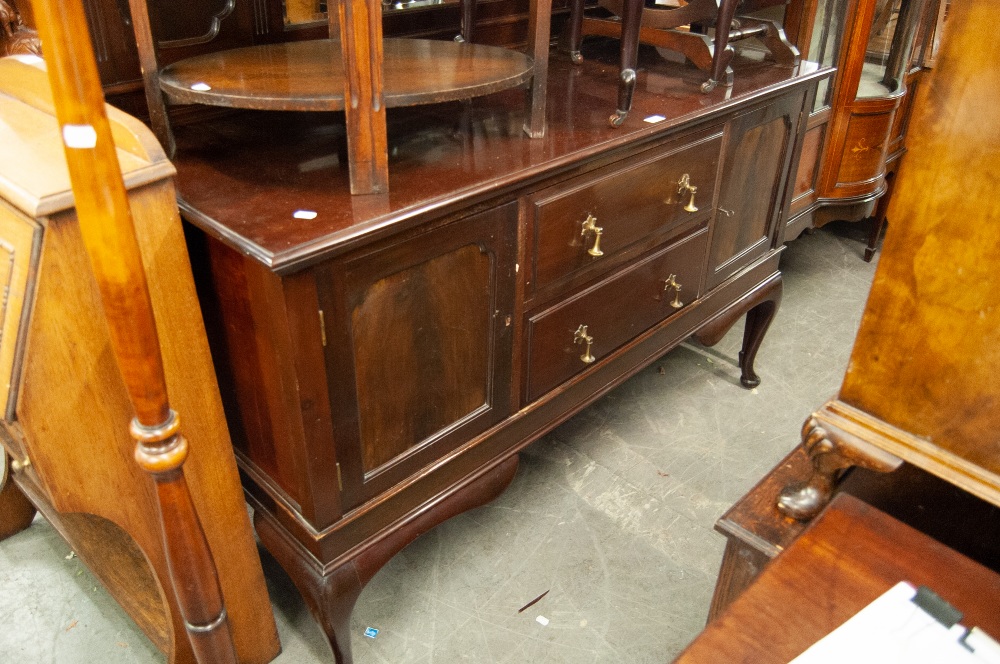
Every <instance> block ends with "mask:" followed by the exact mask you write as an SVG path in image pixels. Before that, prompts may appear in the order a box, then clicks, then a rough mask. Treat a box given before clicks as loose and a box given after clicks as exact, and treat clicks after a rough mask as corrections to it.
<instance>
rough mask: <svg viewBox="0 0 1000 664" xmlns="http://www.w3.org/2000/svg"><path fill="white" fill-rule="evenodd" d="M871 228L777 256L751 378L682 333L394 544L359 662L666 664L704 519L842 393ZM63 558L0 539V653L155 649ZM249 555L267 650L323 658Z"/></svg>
mask: <svg viewBox="0 0 1000 664" xmlns="http://www.w3.org/2000/svg"><path fill="white" fill-rule="evenodd" d="M866 230H867V227H866V226H863V225H848V224H836V225H833V226H827V227H826V228H824V229H822V230H820V231H816V232H813V233H811V234H807V235H804V236H803V237H801V238H799V239H797V240H796V241H794V242H793V243H791V244H790V246H789V247H788V248H787V250H786V252H785V254H784V256H783V259H782V269H783V271H784V275H785V292H784V300H783V302H782V304H781V308H780V309H779V311H778V316H777V318H776V320H775V322H774V324H773V326H772V327H771V331H770V332H769V334H768V336H767V337H766V338H765V340H764V344H763V347H762V348H761V351H760V354H759V355H758V358H757V371H758V373H759V374H760V375H761V377H762V380H763V382H762V384H761V386H760V387H758V388H757V389H754V390H749V391H748V390H745V389H743V388H741V387H740V386H739V370H738V368H737V366H736V355H737V352H738V350H739V344H740V341H741V338H742V336H741V335H742V325H737V326H736V327H735V328H734V329H733V330H732V331H731V332H730V333H729V334H728V335H727V336H726V337H725V339H724V340H723V341H722V342H721V343H719V344H718V345H717V346H715V347H713V348H702V347H699V346H697V345H696V344H693V343H686V344H684V345H682V346H681V347H679V348H677V349H676V350H674V351H672V352H671V353H669V354H667V355H666V356H664V357H663V358H662V359H661V360H660V361H659V362H656V363H654V364H653V365H652V366H650V367H649V368H648V369H646V370H644V371H643V372H641V373H640V374H638V375H637V376H635V377H634V378H632V379H631V380H629V381H628V382H627V383H625V384H624V385H622V386H621V387H619V388H618V389H616V390H615V391H614V392H612V393H610V394H608V395H607V396H606V397H604V398H603V399H601V400H600V401H599V402H597V403H596V404H594V405H593V406H591V407H590V408H588V409H586V410H585V411H583V412H582V413H580V414H579V415H577V416H576V417H574V418H573V419H572V420H570V421H568V422H566V423H565V424H563V425H562V426H561V427H559V428H557V429H556V430H555V431H553V432H552V433H551V434H549V435H548V436H546V437H545V438H543V439H541V440H539V441H538V442H536V443H534V444H533V445H531V446H529V447H528V448H527V449H526V450H525V451H524V452H523V453H522V455H521V465H520V468H519V470H518V473H517V476H516V478H515V479H514V481H513V483H512V485H511V486H510V488H509V489H508V490H507V491H506V493H504V494H503V495H502V496H501V497H500V498H498V499H497V500H496V501H494V502H493V503H491V504H490V505H487V506H485V507H482V508H479V509H476V510H473V511H471V512H468V513H466V514H463V515H460V516H458V517H456V518H454V519H452V520H450V521H448V522H446V523H445V524H443V525H441V526H439V527H437V528H435V529H434V530H432V531H431V532H429V533H427V534H426V535H424V536H423V537H421V538H420V539H418V540H417V541H416V542H415V543H413V544H412V545H411V546H410V547H408V548H407V549H405V550H404V551H403V552H402V553H400V554H399V555H398V556H396V557H395V558H394V559H393V560H392V561H391V562H390V563H389V564H388V565H387V566H386V567H385V568H383V569H382V571H380V572H379V573H378V575H377V576H376V577H375V578H374V579H373V580H372V582H371V583H370V584H369V585H368V587H367V588H366V589H365V591H364V593H363V594H362V595H361V598H360V600H359V601H358V604H357V607H356V609H355V612H354V621H353V627H354V630H353V632H354V633H353V644H354V651H355V661H356V662H357V664H370V663H391V664H404V663H418V662H419V663H427V664H431V663H433V662H439V663H450V662H461V661H468V662H488V663H497V664H499V663H521V662H532V663H545V664H547V663H556V662H566V663H570V662H572V663H574V664H576V663H580V664H583V663H590V662H616V663H617V662H629V663H641V662H667V661H670V660H671V659H672V658H673V657H674V656H675V655H676V654H677V653H679V652H680V650H681V649H682V648H683V647H684V646H685V645H686V644H687V643H688V642H689V641H690V640H691V639H692V638H693V637H694V636H695V635H697V633H698V632H699V631H700V630H701V628H702V627H703V626H704V621H705V616H706V613H707V611H708V605H709V601H710V599H711V595H712V589H713V587H714V584H715V579H716V575H717V573H718V567H719V562H720V560H721V556H722V550H723V544H724V540H723V538H722V536H720V535H718V534H717V533H715V532H714V531H713V529H712V526H713V524H714V523H715V520H716V519H717V518H718V517H719V516H720V515H721V514H722V513H723V512H724V511H725V510H726V508H727V507H728V506H729V505H731V504H732V503H733V502H734V501H736V500H737V499H738V498H739V497H740V496H741V495H742V494H743V493H745V492H746V491H747V490H748V489H749V488H750V487H751V486H752V485H753V484H754V483H755V482H756V481H757V480H758V479H759V478H760V477H761V476H762V475H763V474H764V473H766V472H767V471H768V470H769V469H770V468H771V467H772V466H773V465H774V464H775V463H776V462H777V461H778V460H779V459H781V458H782V457H783V456H784V455H785V454H786V453H787V452H788V451H790V450H791V449H792V448H793V447H794V446H795V445H796V444H797V443H798V434H799V428H800V426H801V424H802V422H803V421H804V419H805V418H806V416H807V415H808V414H809V413H810V412H811V411H812V410H813V409H815V408H816V407H817V406H819V405H820V404H821V403H822V402H823V401H824V400H825V399H827V398H828V397H830V396H831V395H833V394H834V393H835V392H836V390H837V388H838V387H839V385H840V381H841V378H842V377H843V373H844V369H845V367H846V364H847V359H848V356H849V354H850V349H851V344H852V343H853V339H854V335H855V332H856V330H857V325H858V321H859V319H860V315H861V311H862V309H863V308H864V303H865V299H866V297H867V293H868V289H869V288H870V285H871V280H872V276H873V273H874V265H869V264H866V263H864V262H862V260H861V255H862V253H863V240H864V233H865V232H866ZM69 554H70V551H69V548H68V547H67V545H66V544H65V543H64V542H63V541H62V540H61V539H60V538H59V536H58V535H57V534H55V532H54V531H53V530H52V528H51V527H50V526H49V525H48V524H47V523H46V522H45V521H43V520H41V519H36V521H35V522H34V523H33V524H32V526H31V527H30V528H29V529H28V530H26V531H25V532H23V533H20V534H18V535H15V536H14V537H12V538H10V539H8V540H6V541H4V542H0V662H32V663H34V662H38V663H48V662H58V663H59V664H63V663H67V664H69V663H84V662H86V663H91V662H102V663H109V664H110V663H116V662H156V661H162V660H163V659H164V658H163V656H162V655H160V654H159V653H158V652H157V651H156V650H155V649H154V648H153V646H152V645H151V644H150V642H149V641H148V640H147V639H146V638H145V636H144V635H142V633H141V632H139V630H138V629H137V628H136V627H135V626H134V624H133V623H132V622H131V621H130V619H129V618H128V617H126V616H125V615H124V614H123V613H122V611H121V609H120V608H119V607H118V605H117V604H115V603H114V601H113V600H112V599H111V598H110V597H109V596H108V595H107V594H106V593H105V592H104V591H103V589H102V588H101V587H100V585H99V584H98V583H97V582H96V581H95V580H94V579H93V577H92V576H91V575H90V573H89V572H88V571H87V570H86V568H85V567H84V566H83V565H82V564H81V563H80V561H79V559H77V558H74V557H68V556H69ZM262 557H263V564H264V568H265V573H266V576H267V578H268V587H269V591H270V593H271V598H272V602H273V607H274V610H275V614H276V617H277V620H278V628H279V632H280V636H281V641H282V645H283V648H284V651H283V653H282V654H281V655H280V656H279V657H278V659H277V660H276V662H278V663H279V664H292V663H295V664H298V663H303V664H306V663H310V662H330V661H332V655H331V654H330V651H329V649H328V647H327V645H326V644H325V642H324V641H323V639H322V636H321V634H320V630H319V628H318V627H317V626H316V624H315V623H314V622H313V621H312V619H311V617H310V616H309V612H308V610H307V609H306V608H305V605H304V603H303V601H302V599H301V598H300V597H299V595H298V594H297V593H296V591H295V590H294V588H293V587H292V585H291V582H290V581H289V579H288V577H287V576H285V575H284V573H283V572H282V571H281V569H280V568H279V567H278V566H277V564H276V563H275V562H274V561H273V560H271V559H270V557H269V556H267V554H266V553H265V554H263V556H262ZM545 592H547V593H548V594H547V595H545V597H544V598H543V599H542V600H541V601H539V602H538V603H536V604H534V605H533V606H532V607H531V608H529V609H527V610H525V611H524V612H521V613H519V612H518V609H520V608H521V607H522V606H524V605H525V604H527V603H528V602H529V601H531V600H532V599H534V598H536V597H538V596H539V595H541V594H542V593H545ZM543 623H545V624H543ZM369 626H370V627H375V628H377V629H378V630H379V632H378V635H377V637H376V638H375V639H371V638H366V637H365V636H363V632H364V630H365V628H366V627H369Z"/></svg>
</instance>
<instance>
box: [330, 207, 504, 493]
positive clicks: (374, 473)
mask: <svg viewBox="0 0 1000 664" xmlns="http://www.w3.org/2000/svg"><path fill="white" fill-rule="evenodd" d="M516 214H517V208H516V205H515V204H513V203H512V204H509V205H506V206H504V207H501V208H498V209H495V210H490V211H487V212H484V213H480V214H478V215H474V216H472V217H467V218H465V219H461V220H459V221H456V222H452V223H449V224H446V225H444V226H440V227H438V228H436V229H433V230H430V231H428V232H424V233H422V234H420V235H417V236H415V237H414V236H410V237H406V238H403V239H401V240H392V241H390V242H389V243H387V244H383V245H380V246H377V247H374V248H372V249H371V250H364V251H361V252H358V253H357V254H353V255H351V256H349V257H348V258H345V259H344V260H340V261H336V262H334V263H333V264H332V265H330V266H328V267H327V268H324V269H321V270H319V271H318V274H317V279H318V285H319V293H320V303H321V306H322V308H323V310H324V311H326V312H334V316H335V320H330V319H329V318H328V319H327V324H326V325H327V346H326V363H327V375H328V380H329V389H330V398H331V408H332V412H333V421H334V439H335V441H336V445H337V458H338V463H339V464H340V470H341V482H342V485H343V499H344V500H343V504H344V508H345V509H350V508H351V507H352V506H355V505H357V504H359V503H360V502H362V501H364V500H367V499H368V498H371V497H372V496H375V495H377V494H379V493H381V492H383V491H385V490H387V489H388V488H390V487H392V486H393V485H394V484H396V483H398V482H400V481H401V480H403V479H405V478H406V477H409V476H410V475H412V474H413V473H414V472H416V471H417V470H419V469H420V468H422V467H423V466H425V465H427V464H428V463H431V462H432V461H434V460H435V459H439V458H441V457H442V456H444V455H445V454H446V453H447V452H448V451H449V450H451V449H453V448H454V447H457V446H458V445H459V444H461V443H462V442H464V441H466V440H468V439H469V438H470V437H472V436H475V435H476V434H478V433H480V432H482V431H485V430H486V429H487V428H489V427H490V426H492V425H493V424H495V423H497V422H499V421H500V420H501V419H503V418H504V417H505V416H506V415H508V414H509V411H510V399H511V396H510V386H511V352H512V350H511V340H512V327H511V321H512V315H513V302H514V256H515V240H516V237H515V235H516V222H517V217H516Z"/></svg>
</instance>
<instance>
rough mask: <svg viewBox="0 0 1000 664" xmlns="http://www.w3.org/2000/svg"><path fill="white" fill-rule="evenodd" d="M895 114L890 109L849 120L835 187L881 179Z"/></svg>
mask: <svg viewBox="0 0 1000 664" xmlns="http://www.w3.org/2000/svg"><path fill="white" fill-rule="evenodd" d="M894 110H895V107H894V106H890V108H889V109H888V110H887V111H884V112H879V113H868V114H855V115H852V116H851V119H850V121H849V122H848V124H847V136H846V138H845V139H844V152H845V153H847V154H845V155H844V157H843V158H842V160H841V162H840V168H839V169H838V171H837V185H836V186H837V187H846V186H848V185H852V184H863V183H870V182H872V181H874V180H876V179H878V178H879V177H881V176H882V174H883V172H884V170H885V155H886V147H887V145H888V140H889V130H890V127H891V125H892V119H893V116H894V115H895V114H894ZM872 137H875V138H874V139H873V138H872Z"/></svg>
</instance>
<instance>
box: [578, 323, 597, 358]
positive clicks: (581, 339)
mask: <svg viewBox="0 0 1000 664" xmlns="http://www.w3.org/2000/svg"><path fill="white" fill-rule="evenodd" d="M573 343H575V344H580V343H584V344H587V347H586V349H585V350H584V351H583V355H581V356H580V359H581V360H583V363H584V364H590V363H592V362H594V361H595V360H596V359H597V358H596V357H594V356H593V355H591V354H590V346H591V344H593V343H594V337H592V336H590V335H589V334H587V326H586V325H581V326H580V327H578V328H576V332H574V333H573Z"/></svg>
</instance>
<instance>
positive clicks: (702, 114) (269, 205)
mask: <svg viewBox="0 0 1000 664" xmlns="http://www.w3.org/2000/svg"><path fill="white" fill-rule="evenodd" d="M602 46H603V44H601V43H599V42H595V47H596V49H601V47H602ZM612 46H614V43H612ZM586 48H588V45H587V44H585V50H586ZM586 55H587V56H588V57H587V59H586V61H585V62H584V63H583V64H582V65H579V66H574V65H571V64H570V63H569V61H568V57H567V56H564V55H562V54H553V55H552V57H551V69H550V72H549V83H548V100H547V104H548V116H547V129H546V134H545V137H544V138H541V139H530V138H527V137H526V136H525V135H524V134H523V131H522V129H521V128H522V125H523V124H524V120H525V116H526V114H527V112H528V108H527V107H526V105H525V92H524V91H523V90H521V89H511V90H507V91H504V92H500V93H497V94H494V95H489V96H486V97H480V98H477V99H474V100H470V101H467V102H451V103H442V104H434V105H429V106H421V107H416V108H407V109H393V110H392V111H391V112H390V113H389V118H388V123H389V166H390V167H389V172H390V188H389V190H390V193H389V194H386V195H377V196H353V197H352V196H350V195H349V193H348V174H347V160H346V139H345V136H344V126H343V116H342V115H340V114H338V113H287V112H244V113H240V114H238V115H233V116H229V117H226V118H222V119H217V120H215V121H212V122H205V123H200V124H197V125H190V126H185V127H177V143H178V153H177V155H178V156H177V159H176V160H175V163H176V165H177V168H178V179H177V183H178V190H179V193H180V197H181V205H182V210H183V211H184V212H185V216H186V217H187V218H188V219H189V220H191V221H192V222H194V223H195V224H197V225H199V226H200V227H202V228H203V229H205V230H206V231H208V232H209V233H210V234H212V235H215V236H217V237H221V238H223V239H224V240H225V241H226V242H227V243H229V244H231V245H232V246H234V247H236V248H237V249H239V250H240V251H241V252H243V253H246V254H248V255H251V256H253V257H255V258H256V259H257V260H260V261H261V262H263V263H265V264H266V265H268V266H270V267H272V268H273V269H275V270H277V271H279V272H288V271H292V270H294V269H295V268H296V267H301V266H304V265H306V264H308V263H311V262H314V261H315V260H318V259H319V258H321V257H323V256H327V255H333V254H334V253H339V252H340V251H343V250H346V249H348V248H350V247H351V246H352V245H354V241H355V240H357V239H359V238H360V237H361V236H364V235H368V234H370V233H379V232H380V231H383V230H388V229H389V227H391V229H392V230H400V229H402V228H404V227H406V226H408V225H410V224H414V223H418V222H419V221H420V220H422V219H424V218H426V215H429V214H435V215H439V214H442V213H448V212H451V211H455V210H458V209H467V208H468V207H469V206H470V205H476V204H478V203H480V202H486V201H488V200H496V198H497V197H498V196H502V195H503V194H505V193H506V192H512V191H513V190H514V188H515V187H516V186H518V185H524V184H526V183H529V182H531V181H532V179H538V178H540V177H541V176H542V175H543V174H544V175H546V176H552V175H555V174H558V173H561V172H565V173H566V174H567V175H572V174H576V172H579V171H573V169H574V167H576V168H580V164H581V163H582V162H583V161H584V160H587V159H589V160H590V162H589V164H588V166H587V167H588V168H590V167H593V166H595V165H600V164H601V163H610V162H611V161H613V160H615V159H616V158H620V157H621V156H622V155H621V154H619V153H618V152H617V150H619V149H621V150H622V153H624V150H625V147H626V146H630V147H631V148H632V149H634V147H635V146H636V145H637V144H642V143H644V142H648V143H649V144H650V146H652V145H653V144H654V143H655V142H656V141H657V140H658V139H661V138H662V137H665V136H667V135H668V134H669V133H670V132H671V130H675V129H677V128H679V127H680V126H682V125H683V126H684V128H685V129H690V128H691V122H692V120H693V119H695V118H697V119H698V121H700V122H704V123H710V122H711V121H712V119H713V118H717V117H719V116H721V115H722V114H724V113H725V112H727V111H729V110H730V109H732V108H733V106H735V105H739V104H745V103H747V102H749V101H751V100H754V99H761V100H763V99H765V98H767V97H768V96H770V95H774V94H778V93H779V92H780V91H781V89H783V87H784V86H783V84H785V83H787V84H791V83H793V82H795V81H803V80H806V79H809V78H813V77H821V76H824V75H826V73H825V72H817V71H816V68H815V66H814V65H812V64H811V63H802V65H800V66H799V68H798V69H783V68H778V67H774V66H772V65H769V64H758V63H739V64H738V65H737V66H738V67H739V70H740V75H739V76H737V77H736V84H735V86H734V87H733V88H732V89H728V90H727V89H723V88H718V89H716V90H714V91H713V92H711V93H709V94H701V93H700V92H699V86H700V85H701V83H702V78H703V74H701V73H700V72H699V71H698V70H697V69H695V68H694V67H690V66H684V65H677V64H672V63H667V62H664V61H662V60H659V59H658V57H657V56H655V54H649V55H650V56H651V57H652V59H651V60H645V61H643V62H642V64H643V66H642V67H641V69H640V72H639V78H638V83H637V89H636V90H637V91H636V97H635V103H634V106H633V111H632V113H631V114H630V116H629V118H628V120H627V121H626V122H625V124H624V125H623V126H622V127H620V128H618V129H613V128H611V127H609V126H608V124H607V116H608V113H609V112H610V111H611V110H613V108H612V106H613V105H614V103H615V94H616V87H615V76H614V72H615V71H616V70H617V66H618V65H617V64H616V59H615V57H616V56H615V51H614V50H611V51H610V53H609V52H607V51H605V50H600V52H588V53H587V54H586ZM654 115H661V116H664V117H665V118H666V119H665V120H663V121H660V122H656V123H650V122H645V121H644V119H646V118H648V117H650V116H654ZM598 154H600V155H601V156H600V157H599V158H598V160H596V162H595V160H594V157H595V155H598ZM298 210H309V211H312V212H315V213H316V216H315V218H313V219H299V218H295V217H293V214H294V213H295V212H296V211H298Z"/></svg>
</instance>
